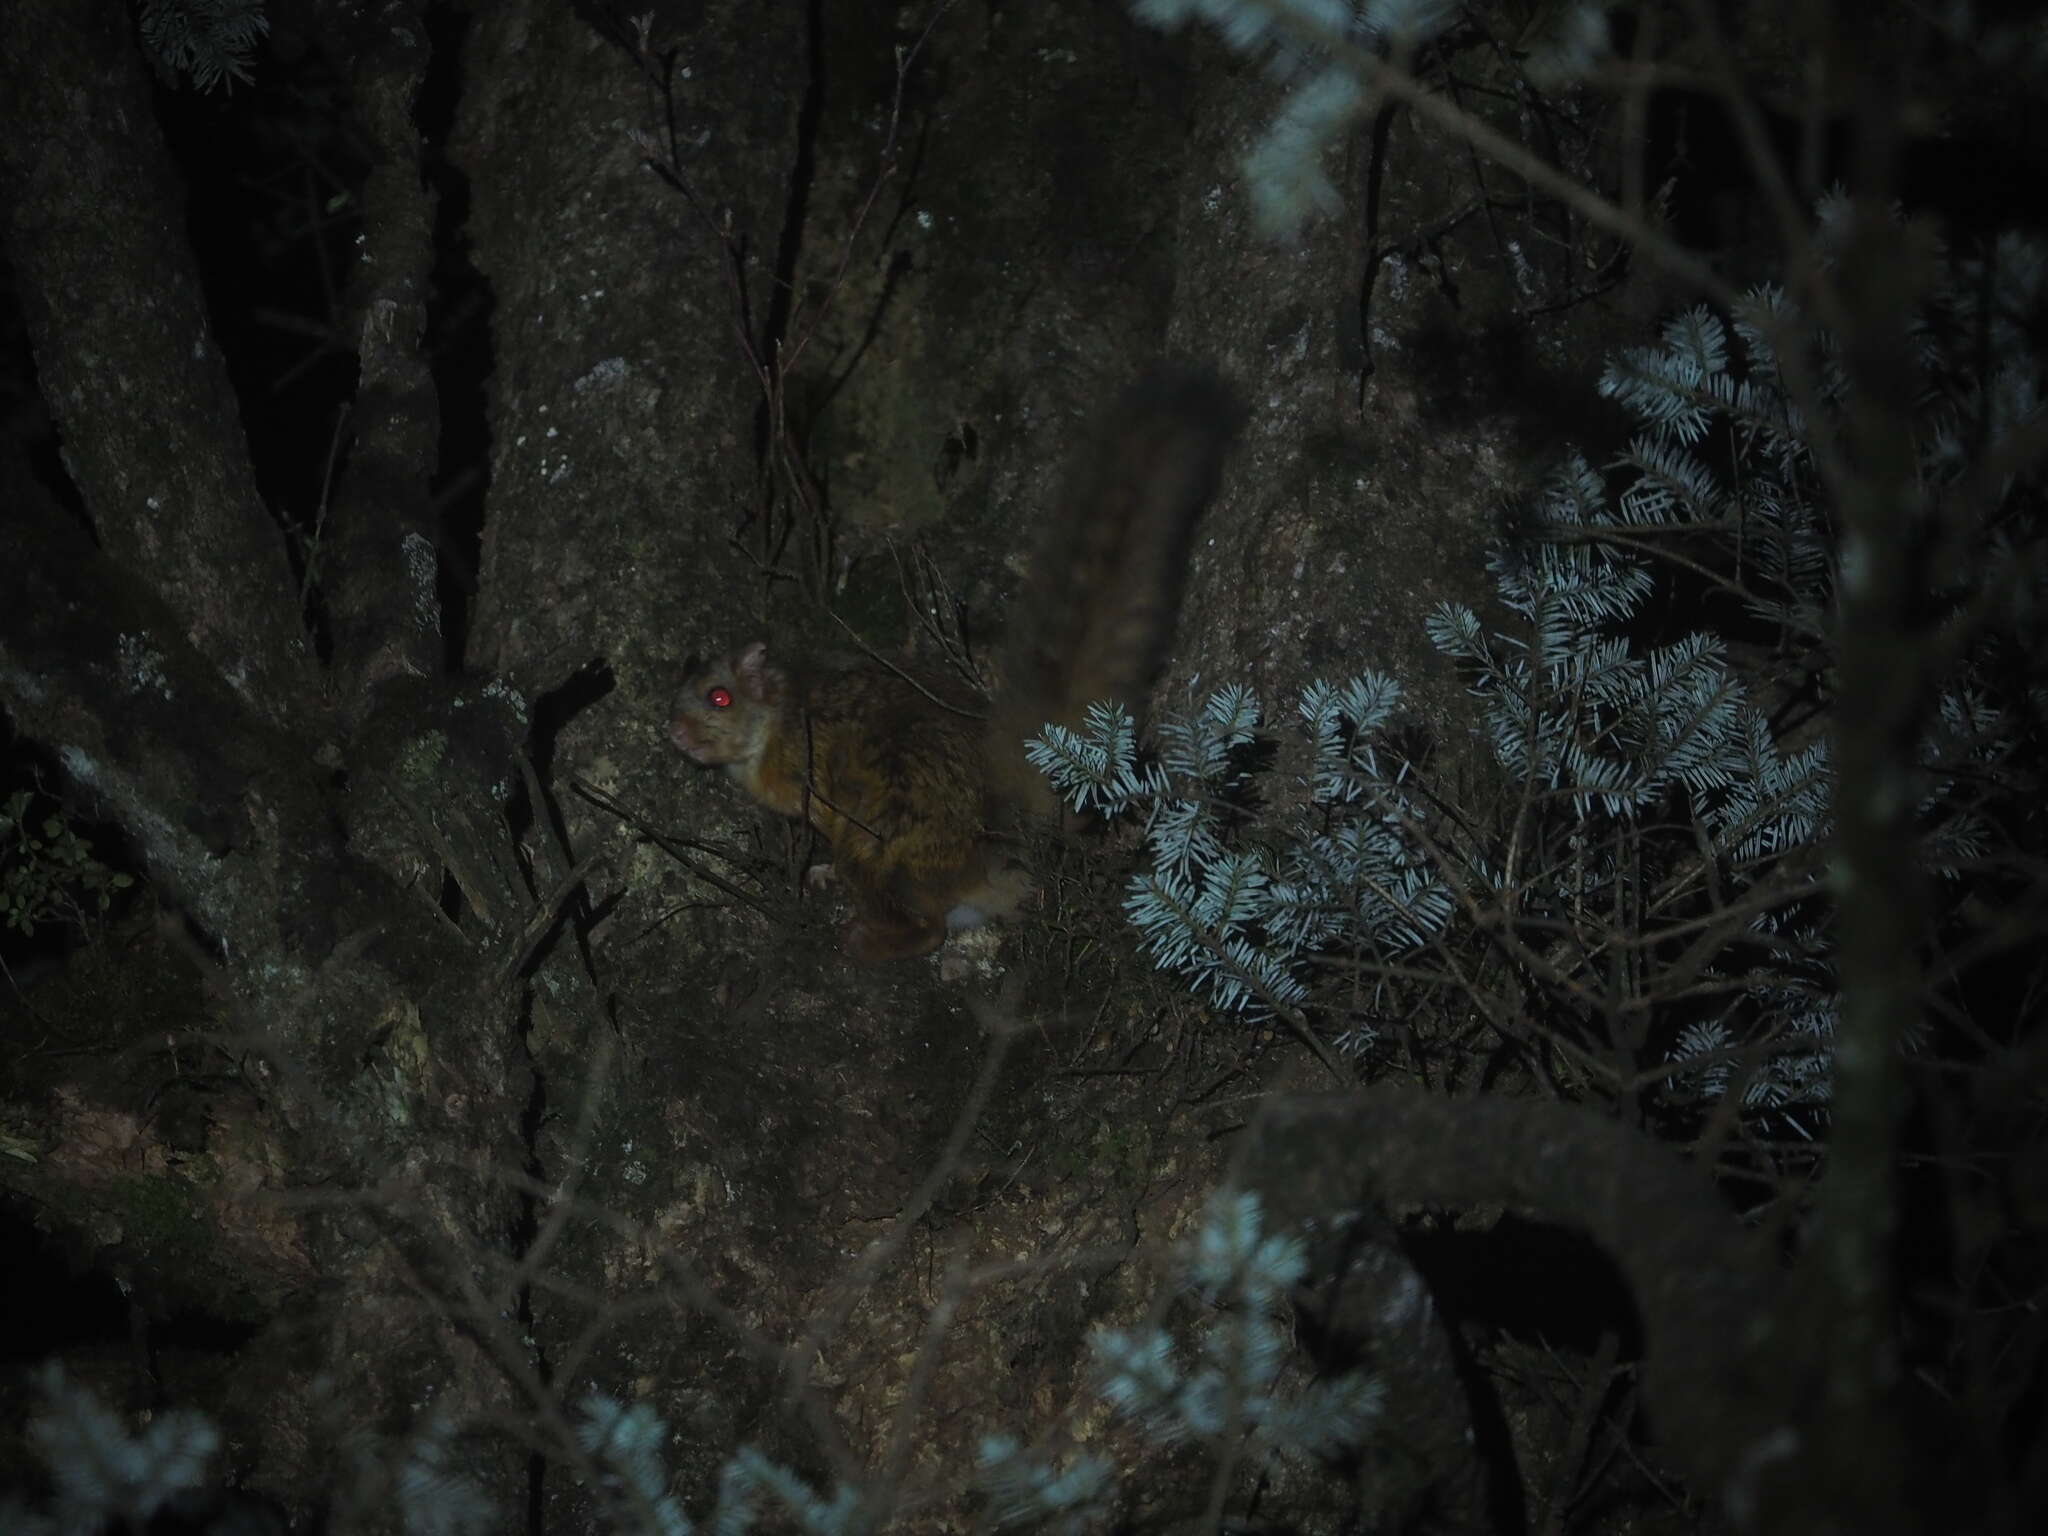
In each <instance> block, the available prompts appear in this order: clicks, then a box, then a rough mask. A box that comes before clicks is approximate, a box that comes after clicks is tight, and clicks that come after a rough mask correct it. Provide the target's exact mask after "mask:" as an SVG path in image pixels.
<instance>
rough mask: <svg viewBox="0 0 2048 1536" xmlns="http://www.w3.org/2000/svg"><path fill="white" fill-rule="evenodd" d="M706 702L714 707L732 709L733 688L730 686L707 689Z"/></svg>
mask: <svg viewBox="0 0 2048 1536" xmlns="http://www.w3.org/2000/svg"><path fill="white" fill-rule="evenodd" d="M704 702H705V703H706V704H709V705H710V706H711V707H712V708H713V709H730V708H732V690H731V689H730V688H710V689H706V690H705V693H704Z"/></svg>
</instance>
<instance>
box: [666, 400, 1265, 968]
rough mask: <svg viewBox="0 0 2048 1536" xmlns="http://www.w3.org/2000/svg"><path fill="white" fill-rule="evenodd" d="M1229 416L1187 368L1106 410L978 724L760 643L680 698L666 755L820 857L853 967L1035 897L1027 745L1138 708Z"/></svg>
mask: <svg viewBox="0 0 2048 1536" xmlns="http://www.w3.org/2000/svg"><path fill="white" fill-rule="evenodd" d="M1238 414H1239V413H1238V409H1237V406H1236V405H1235V403H1234V401H1233V400H1232V398H1231V395H1230V393H1229V391H1228V390H1227V389H1226V388H1225V387H1224V385H1223V383H1222V381H1221V380H1220V379H1218V378H1217V377H1216V376H1215V375H1214V374H1211V373H1208V372H1205V371H1201V370H1196V369H1188V368H1176V369H1158V370H1155V371H1154V372H1153V373H1151V374H1150V375H1148V376H1147V377H1146V378H1145V379H1144V380H1143V381H1142V382H1141V383H1140V384H1139V385H1138V386H1137V387H1136V388H1135V389H1133V390H1132V391H1131V392H1130V393H1129V394H1128V395H1127V396H1125V398H1124V399H1123V401H1122V402H1121V403H1120V404H1119V405H1118V406H1117V408H1116V409H1115V410H1114V411H1113V412H1112V413H1111V414H1110V416H1109V417H1108V418H1107V420H1106V421H1105V423H1104V430H1103V431H1102V433H1101V434H1100V436H1099V439H1098V441H1097V442H1096V444H1095V445H1094V447H1093V448H1092V449H1090V450H1089V451H1087V452H1085V453H1083V454H1082V455H1081V456H1080V457H1079V458H1078V459H1077V460H1076V462H1075V464H1074V465H1073V468H1072V470H1071V471H1070V473H1069V475H1068V478H1067V481H1066V484H1065V489H1064V492H1063V494H1062V496H1061V499H1060V501H1059V504H1058V505H1057V506H1056V507H1055V508H1054V510H1053V513H1052V515H1051V516H1050V517H1048V518H1047V520H1046V522H1045V524H1044V526H1043V528H1042V529H1041V531H1040V534H1039V538H1038V542H1037V549H1036V552H1035V554H1034V555H1033V557H1032V561H1031V568H1030V572H1029V575H1028V576H1027V577H1026V580H1025V588H1024V592H1023V594H1022V595H1021V597H1020V598H1019V599H1018V602H1017V604H1016V617H1015V618H1014V619H1013V620H1012V622H1011V624H1010V626H1009V630H1008V633H1007V635H1006V636H1005V643H1004V648H1003V658H1004V661H1003V666H1002V670H1001V672H1000V674H999V677H1000V681H999V683H998V685H997V688H996V693H995V702H994V706H993V708H992V709H991V711H990V714H989V718H988V719H986V720H981V719H977V718H974V717H971V716H969V715H966V714H963V713H960V712H956V711H953V710H950V709H948V708H946V707H945V705H943V704H942V703H939V702H935V700H934V696H933V694H932V693H931V692H927V691H921V690H920V689H919V688H917V687H915V686H913V685H912V684H911V683H909V682H907V681H905V680H904V678H903V677H902V676H900V675H898V674H896V673H892V672H889V671H887V670H884V669H883V668H881V667H859V668H853V669H849V670H830V671H828V670H822V669H821V670H809V669H799V668H794V667H791V668H785V667H782V666H778V665H777V664H775V663H774V662H772V661H770V660H769V655H768V647H767V645H766V643H765V642H763V641H759V640H757V641H755V642H754V643H753V644H751V645H749V646H748V647H747V648H746V649H744V650H742V651H740V652H739V653H738V654H736V655H733V656H728V657H725V658H723V659H721V660H719V661H716V662H713V663H711V664H710V665H709V666H706V667H704V668H703V669H702V670H700V671H698V672H697V673H695V674H694V675H693V676H692V677H691V678H690V680H689V681H688V683H687V684H685V685H684V688H683V690H682V696H681V698H680V700H679V701H678V703H677V705H676V709H675V715H674V718H673V719H672V720H671V722H670V724H669V738H670V739H671V740H672V741H673V742H674V743H675V744H676V746H677V747H678V748H680V749H681V750H682V751H683V752H684V753H685V754H686V755H687V756H689V757H691V758H693V759H694V760H696V761H697V762H699V763H702V764H705V765H706V766H710V767H719V768H723V769H724V770H725V771H726V773H727V774H729V775H730V776H731V777H732V778H733V779H735V780H736V781H737V782H738V783H739V784H740V786H741V787H742V788H743V789H745V790H746V792H747V793H748V794H749V795H751V796H753V798H754V799H756V800H758V801H759V802H760V803H761V804H763V805H765V806H767V807H768V808H769V809H771V810H774V811H778V812H780V813H781V814H782V815H784V816H790V817H795V818H799V819H803V820H808V821H809V822H810V824H811V825H812V826H813V827H815V828H816V829H817V830H818V832H819V833H820V835H822V836H823V837H824V839H825V840H826V842H827V843H829V844H830V845H831V849H832V863H831V865H830V871H831V873H832V874H833V875H834V876H836V877H837V878H838V879H839V880H840V881H841V882H842V884H843V885H844V886H845V888H846V890H847V893H848V895H849V896H850V897H851V898H852V902H853V907H854V917H853V919H852V920H851V921H850V922H849V923H848V924H847V925H846V927H845V929H844V930H843V932H842V934H841V945H842V948H843V949H844V950H845V952H846V954H847V955H848V957H849V958H851V959H852V960H854V961H856V962H857V963H860V964H878V963H880V962H882V961H887V960H895V959H902V958H906V957H908V956H912V955H924V954H929V953H931V951H933V950H934V949H937V948H938V947H939V945H940V944H941V943H942V942H944V940H945V937H946V930H947V928H948V927H949V926H950V927H956V928H959V927H972V926H974V925H975V924H977V923H980V922H983V921H985V920H987V919H988V918H991V917H1003V916H1007V915H1009V914H1010V913H1011V912H1013V911H1014V910H1015V909H1016V907H1017V904H1018V903H1019V901H1021V900H1022V898H1023V897H1024V896H1025V895H1027V894H1029V889H1030V886H1029V880H1028V877H1026V876H1025V875H1024V874H1023V872H1022V871H1021V870H1020V869H1018V868H1017V866H1016V864H1015V861H1014V859H1012V858H1010V857H1009V856H1008V855H1007V854H1006V853H1005V851H1004V846H1003V842H1002V839H1001V833H1002V829H1003V828H1005V827H1006V826H1009V825H1012V824H1014V821H1015V819H1016V816H1017V814H1018V813H1020V812H1022V813H1027V814H1036V815H1050V814H1052V813H1054V812H1055V811H1056V810H1057V801H1056V800H1055V798H1054V796H1053V793H1052V791H1051V789H1050V788H1049V787H1048V786H1047V785H1046V783H1045V782H1044V780H1043V778H1042V777H1041V776H1040V775H1039V774H1038V772H1037V770H1035V769H1033V768H1032V767H1031V766H1030V764H1029V763H1028V762H1027V761H1026V760H1025V756H1024V744H1025V742H1026V741H1027V740H1028V739H1030V738H1031V737H1033V736H1035V735H1036V734H1037V733H1038V731H1039V730H1040V729H1041V728H1042V727H1043V726H1045V725H1046V724H1047V723H1049V722H1053V723H1059V724H1063V725H1069V726H1071V725H1074V724H1077V723H1078V722H1079V720H1080V717H1081V714H1082V711H1083V710H1084V709H1085V708H1086V707H1087V706H1088V705H1089V704H1090V703H1092V702H1094V701H1095V700H1098V699H1115V700H1118V701H1119V702H1121V703H1122V704H1123V705H1124V706H1125V707H1126V708H1127V709H1129V710H1130V711H1131V713H1132V714H1133V715H1134V716H1135V715H1137V714H1138V713H1139V712H1140V710H1141V709H1142V708H1143V705H1144V702H1145V698H1146V695H1147V694H1148V693H1149V692H1150V691H1151V687H1152V684H1153V682H1154V681H1155V680H1156V678H1157V676H1158V673H1159V669H1160V667H1161V665H1162V663H1163V662H1164V660H1165V655H1166V648H1167V645H1168V643H1169V642H1170V641H1171V639H1172V638H1173V628H1174V619H1175V616H1176V614H1177V613H1178V611H1179V608H1180V595H1181V585H1182V580H1183V577H1184V575H1185V572H1186V568H1187V558H1188V547H1189V544H1190V541H1191V540H1192V538H1193V534H1194V528H1195V523H1196V520H1197V519H1198V518H1199V517H1200V516H1201V514H1202V510H1203V509H1204V508H1205V507H1206V506H1207V505H1208V503H1209V499H1210V497H1211V496H1212V495H1214V493H1215V490H1216V483H1217V480H1218V478H1219V476H1220V474H1221V471H1222V465H1223V457H1224V453H1225V451H1226V449H1227V448H1228V447H1229V444H1230V440H1231V437H1232V436H1233V435H1234V433H1235V430H1236V427H1237V422H1238ZM813 873H814V874H816V873H818V871H815V870H814V871H813Z"/></svg>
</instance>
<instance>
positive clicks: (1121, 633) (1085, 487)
mask: <svg viewBox="0 0 2048 1536" xmlns="http://www.w3.org/2000/svg"><path fill="white" fill-rule="evenodd" d="M1239 418H1240V412H1239V410H1238V407H1237V404H1236V401H1235V400H1234V399H1233V397H1232V396H1231V393H1230V391H1229V390H1228V389H1227V388H1226V387H1225V385H1224V383H1223V381H1222V380H1221V379H1220V378H1218V377H1217V376H1216V375H1215V374H1214V373H1211V372H1208V371H1206V370H1202V369H1195V368H1184V367H1183V368H1160V369H1156V370H1154V371H1153V372H1152V373H1150V374H1149V375H1147V376H1146V378H1145V379H1144V380H1143V381H1141V382H1140V383H1139V384H1138V385H1137V387H1136V388H1134V389H1133V390H1131V392H1130V393H1129V394H1128V395H1126V396H1125V397H1124V399H1123V400H1122V402H1121V403H1120V404H1119V405H1118V406H1117V408H1116V410H1115V411H1114V412H1113V413H1112V414H1111V415H1110V417H1109V418H1108V419H1107V420H1106V421H1105V423H1104V430H1103V432H1102V435H1101V437H1100V438H1099V440H1098V441H1097V442H1096V444H1095V445H1094V447H1093V448H1092V449H1091V450H1089V451H1085V452H1083V453H1081V454H1080V455H1079V456H1078V457H1077V458H1076V459H1075V460H1074V466H1073V468H1072V469H1071V470H1070V471H1069V474H1068V479H1067V483H1066V486H1065V490H1064V494H1063V495H1062V496H1061V498H1060V503H1059V505H1058V506H1057V507H1056V508H1055V509H1054V510H1053V513H1052V515H1051V516H1050V517H1049V518H1048V519H1047V520H1046V522H1045V524H1044V526H1043V528H1042V530H1041V534H1040V538H1039V541H1038V547H1037V549H1036V551H1035V552H1034V554H1033V556H1032V561H1031V570H1030V575H1029V576H1028V578H1027V579H1026V581H1025V584H1024V591H1023V593H1022V595H1021V596H1020V598H1019V599H1018V602H1017V605H1016V607H1015V608H1014V609H1013V610H1012V617H1011V621H1010V627H1009V633H1008V635H1007V637H1006V642H1005V647H1004V666H1003V669H1002V674H1001V677H1002V683H1001V691H1000V693H999V695H998V697H997V699H996V704H995V710H994V713H993V716H992V718H991V720H990V723H989V742H988V749H989V763H990V776H991V782H992V784H993V785H994V787H995V789H996V792H997V794H998V796H999V797H1000V798H1001V799H1003V800H1005V801H1007V802H1008V803H1010V804H1013V805H1018V806H1023V807H1026V808H1030V809H1038V810H1047V811H1049V810H1051V809H1052V807H1053V797H1052V793H1051V791H1050V790H1049V789H1048V788H1047V786H1046V785H1045V784H1044V782H1043V780H1042V779H1040V777H1039V776H1038V774H1037V773H1035V772H1034V771H1033V770H1032V769H1031V768H1030V766H1029V765H1028V764H1027V763H1026V762H1025V760H1024V747H1023V743H1024V742H1025V741H1026V740H1027V739H1028V738H1030V737H1032V736H1034V735H1036V734H1037V733H1038V731H1039V729H1040V727H1042V726H1044V725H1045V724H1046V723H1047V722H1048V721H1056V722H1058V723H1060V724H1062V725H1070V726H1071V725H1075V724H1077V723H1078V722H1079V720H1080V717H1081V713H1082V711H1083V710H1084V709H1085V708H1086V707H1087V705H1089V704H1090V703H1092V702H1093V701H1095V700H1097V699H1117V700H1120V701H1121V702H1122V703H1123V704H1124V706H1125V707H1126V708H1127V709H1129V710H1130V712H1131V713H1132V714H1133V715H1134V716H1136V715H1139V714H1141V713H1142V712H1143V709H1144V705H1145V697H1146V695H1147V694H1148V693H1149V692H1150V691H1151V688H1152V685H1153V683H1154V682H1155V681H1156V680H1157V678H1158V674H1159V668H1160V666H1161V664H1162V663H1163V662H1164V661H1165V659H1166V651H1167V647H1168V645H1169V644H1170V643H1171V642H1172V639H1173V628H1174V619H1175V617H1176V615H1177V614H1178V613H1179V611H1180V596H1181V586H1182V583H1183V580H1184V578H1185V576H1186V571H1187V560H1188V547H1189V545H1190V543H1191V542H1192V540H1193V537H1194V530H1195V524H1196V522H1197V520H1198V519H1199V518H1200V517H1201V515H1202V510H1203V508H1205V507H1206V506H1207V505H1208V504H1209V499H1210V497H1211V496H1213V495H1214V494H1215V491H1216V483H1217V480H1218V479H1219V478H1220V476H1221V473H1222V468H1223V457H1224V454H1225V452H1226V450H1227V449H1228V448H1229V446H1230V441H1231V438H1232V437H1233V436H1234V435H1235V433H1236V430H1237V425H1238V421H1239Z"/></svg>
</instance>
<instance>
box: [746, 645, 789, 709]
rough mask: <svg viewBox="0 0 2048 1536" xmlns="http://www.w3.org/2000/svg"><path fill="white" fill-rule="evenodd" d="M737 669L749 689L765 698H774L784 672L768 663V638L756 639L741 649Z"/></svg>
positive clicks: (750, 691)
mask: <svg viewBox="0 0 2048 1536" xmlns="http://www.w3.org/2000/svg"><path fill="white" fill-rule="evenodd" d="M736 670H737V671H738V673H739V678H740V681H741V682H742V683H744V684H746V686H747V691H748V692H749V693H752V694H756V695H759V696H761V697H764V698H772V697H773V696H774V695H775V693H776V692H777V690H778V688H779V686H780V684H781V682H782V674H781V673H780V672H778V671H776V670H775V668H773V667H771V666H769V665H768V642H767V641H766V640H756V641H755V642H754V643H753V644H752V645H750V646H748V647H747V648H746V649H745V650H744V651H741V652H740V659H739V665H738V667H737V669H736Z"/></svg>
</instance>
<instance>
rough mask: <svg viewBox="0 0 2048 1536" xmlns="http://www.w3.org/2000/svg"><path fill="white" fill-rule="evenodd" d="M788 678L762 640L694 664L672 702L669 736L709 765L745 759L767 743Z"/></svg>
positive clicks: (696, 758) (751, 756)
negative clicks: (732, 653) (696, 666)
mask: <svg viewBox="0 0 2048 1536" xmlns="http://www.w3.org/2000/svg"><path fill="white" fill-rule="evenodd" d="M787 681H788V679H787V678H786V676H785V675H784V674H783V672H782V671H781V670H780V669H778V668H776V667H773V666H770V665H769V663H768V646H767V643H766V642H765V641H761V640H756V641H755V642H754V643H753V644H752V645H750V646H748V647H747V648H746V649H745V650H744V651H741V652H740V653H739V654H738V655H737V656H727V657H724V658H723V659H721V660H718V661H714V662H712V663H711V664H710V665H708V666H705V667H702V668H699V669H698V670H697V671H696V672H695V673H693V674H692V675H691V677H690V680H689V681H688V682H687V683H685V684H684V685H683V692H682V697H681V698H679V699H678V700H677V701H676V708H675V715H674V717H673V718H672V719H671V720H670V721H669V727H668V736H669V740H670V741H673V742H674V743H675V744H676V746H677V748H678V749H679V750H681V751H682V752H683V753H684V754H685V755H686V756H688V757H691V758H694V759H695V760H696V761H698V762H700V763H703V764H705V765H706V766H708V767H714V768H715V767H722V766H724V765H725V764H728V763H744V762H749V761H751V760H752V759H753V758H754V757H756V756H757V755H758V754H759V753H760V751H761V749H762V748H763V747H764V746H765V745H766V743H767V739H768V734H769V727H770V726H771V725H772V724H773V723H774V720H775V714H776V711H777V709H778V708H779V707H780V706H781V703H782V696H783V690H784V687H785V685H786V683H787Z"/></svg>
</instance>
